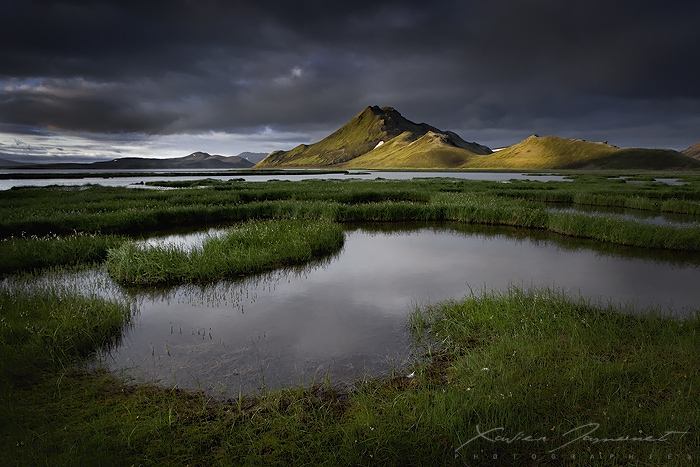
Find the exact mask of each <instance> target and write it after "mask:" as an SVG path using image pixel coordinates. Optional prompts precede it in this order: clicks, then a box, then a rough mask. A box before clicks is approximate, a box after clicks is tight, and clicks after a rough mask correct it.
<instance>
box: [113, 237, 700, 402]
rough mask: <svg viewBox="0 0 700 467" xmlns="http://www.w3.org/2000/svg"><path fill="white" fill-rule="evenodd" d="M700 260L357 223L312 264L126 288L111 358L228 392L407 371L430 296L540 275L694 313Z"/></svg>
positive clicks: (120, 368)
mask: <svg viewBox="0 0 700 467" xmlns="http://www.w3.org/2000/svg"><path fill="white" fill-rule="evenodd" d="M210 234H215V232H210ZM161 241H171V242H172V241H176V242H177V241H179V240H177V237H168V238H166V239H163V240H161ZM182 241H183V242H185V243H187V242H188V241H191V238H190V239H189V240H188V239H187V238H185V239H184V240H182ZM698 265H700V256H699V255H697V254H688V253H682V254H679V253H673V252H650V251H647V250H643V249H633V248H610V247H609V246H605V245H603V244H598V243H593V242H588V241H571V240H567V239H563V238H561V237H555V236H547V235H545V234H543V233H538V232H524V231H522V230H514V229H496V228H485V227H473V226H457V225H442V226H415V225H414V226H403V227H396V226H390V227H386V226H385V227H381V226H364V227H353V228H352V229H350V230H348V231H347V233H346V242H345V246H344V247H343V249H342V251H341V252H340V253H338V254H336V255H334V256H333V257H329V258H326V259H324V260H322V261H320V262H318V263H316V264H312V265H308V266H307V267H303V268H300V269H296V270H287V271H276V272H273V273H270V274H264V275H260V276H256V277H253V278H249V279H245V280H241V281H235V282H221V283H217V284H212V285H208V286H182V287H176V288H171V289H168V290H163V289H158V290H150V291H143V290H142V291H134V290H121V292H120V293H126V294H127V295H128V296H129V297H130V298H131V300H133V303H134V307H135V310H136V314H135V316H134V320H133V324H132V326H131V327H130V328H129V329H128V330H127V332H126V333H125V336H124V338H123V340H122V342H121V344H120V345H119V346H118V347H117V348H115V349H113V350H112V351H110V352H108V353H107V352H106V353H104V354H102V355H101V360H102V362H103V363H106V364H107V365H108V366H109V367H110V368H111V369H112V370H114V371H115V372H117V373H118V374H123V375H126V376H129V377H133V378H136V379H137V380H147V381H156V382H158V383H160V384H163V385H167V386H175V385H176V386H178V387H180V388H187V389H197V388H201V389H204V390H205V391H207V392H209V393H211V394H214V395H218V396H222V397H235V396H236V395H237V394H238V392H239V390H240V391H242V392H244V393H255V392H257V391H259V390H260V389H261V388H262V387H265V388H267V389H272V388H277V387H280V386H290V385H298V384H310V383H313V382H324V381H325V380H326V379H329V380H330V381H331V382H333V383H334V384H344V383H352V382H353V381H356V380H358V379H362V378H366V377H373V376H383V375H387V374H390V373H391V372H392V371H396V372H397V373H399V374H400V373H401V372H402V371H405V366H406V363H407V362H409V361H410V360H411V359H412V358H413V352H414V350H413V347H412V342H413V341H412V339H411V335H410V331H409V328H408V321H409V314H410V313H411V311H412V310H413V309H414V308H415V306H417V305H425V304H427V303H431V302H432V303H434V302H437V301H439V300H443V299H452V298H453V299H458V298H460V297H462V296H464V295H465V294H468V293H469V292H470V290H473V291H474V293H477V294H478V293H481V292H482V291H483V290H491V289H495V290H505V289H507V288H508V287H509V286H510V285H517V286H524V287H528V286H530V285H534V286H548V287H555V288H559V289H563V290H565V291H567V292H568V293H570V294H572V295H578V294H581V295H583V296H585V297H587V298H589V299H591V300H593V301H598V302H601V303H603V304H605V303H608V302H615V303H631V304H633V305H634V307H635V310H634V312H638V313H641V312H644V310H645V309H646V308H647V307H649V306H655V307H659V310H660V311H662V312H664V313H668V312H673V313H675V314H678V315H681V316H682V315H687V314H688V313H691V312H692V310H694V309H695V308H697V307H698V305H699V304H700V289H699V288H698V287H697V284H698V283H699V281H700V269H699V268H698ZM103 280H104V278H103ZM628 311H629V310H628Z"/></svg>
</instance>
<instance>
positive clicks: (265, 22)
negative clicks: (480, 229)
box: [0, 0, 700, 161]
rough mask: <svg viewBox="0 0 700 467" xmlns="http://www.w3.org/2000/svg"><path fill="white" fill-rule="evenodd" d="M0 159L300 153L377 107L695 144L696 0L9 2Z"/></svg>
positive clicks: (593, 136)
mask: <svg viewBox="0 0 700 467" xmlns="http://www.w3.org/2000/svg"><path fill="white" fill-rule="evenodd" d="M2 5H3V6H2V13H1V14H0V157H4V158H9V159H15V160H27V159H28V158H33V160H35V161H39V160H45V159H46V158H47V157H53V158H54V159H60V160H68V159H70V158H72V157H74V156H91V157H93V158H100V159H104V158H114V157H126V156H140V157H179V156H184V155H187V154H189V153H191V152H194V151H205V152H209V153H212V154H224V155H235V154H238V153H240V152H242V151H253V152H270V151H272V150H276V149H291V148H292V147H294V146H296V145H297V144H300V143H311V142H315V141H318V140H319V139H321V138H323V137H325V136H326V135H328V134H329V133H330V132H332V131H334V130H335V129H337V128H338V127H339V126H340V125H342V124H343V123H345V122H346V121H348V120H349V119H350V118H352V117H353V116H354V115H356V114H357V113H359V112H360V111H362V109H364V108H365V107H367V106H368V105H379V106H391V107H394V108H396V109H397V110H398V111H399V112H401V113H402V114H403V115H404V116H405V117H406V118H408V119H410V120H413V121H415V122H418V123H419V122H426V123H430V124H431V125H433V126H436V127H438V128H440V129H443V130H452V131H455V132H457V133H458V134H459V135H460V136H462V137H463V138H464V139H466V140H468V141H476V142H479V143H481V144H485V145H487V146H490V147H501V146H507V145H510V144H514V143H517V142H519V141H521V140H523V139H524V138H526V137H527V136H529V135H530V134H533V133H537V134H540V135H550V134H551V135H557V136H562V137H570V138H581V139H586V140H590V141H609V142H610V143H611V144H615V145H618V146H623V147H624V146H640V147H663V148H673V149H679V150H682V149H685V148H687V147H688V146H691V145H693V144H695V143H698V142H700V85H699V84H698V83H699V82H700V28H699V27H698V20H699V19H700V2H697V1H674V0H662V1H643V0H635V1H617V0H586V1H579V2H566V1H562V0H532V1H531V0H502V1H500V0H467V1H457V0H446V1H426V0H421V1H410V0H400V1H396V2H385V1H378V0H373V1H364V0H353V1H352V2H342V3H341V2H323V1H314V2H310V1H265V0H254V1H250V2H237V1H224V0H220V1H219V0H163V1H148V0H138V1H126V0H66V1H38V0H2Z"/></svg>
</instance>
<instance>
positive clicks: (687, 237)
mask: <svg viewBox="0 0 700 467" xmlns="http://www.w3.org/2000/svg"><path fill="white" fill-rule="evenodd" d="M616 175H618V176H619V175H625V174H624V173H619V172H618V173H616ZM626 175H629V173H627V174H626ZM658 176H659V175H658V174H649V173H647V174H643V175H642V176H641V177H642V178H643V179H645V180H650V179H652V178H654V179H655V178H656V177H658ZM639 177H640V176H639V175H638V176H637V178H638V179H639ZM572 178H573V181H572V182H567V183H562V182H540V181H517V180H511V181H510V183H498V182H483V181H481V182H480V181H470V180H458V179H448V178H445V179H414V180H403V181H402V180H342V181H340V180H339V181H333V180H327V181H323V180H309V181H300V182H284V181H271V182H265V183H257V182H241V181H239V180H235V179H233V180H231V181H226V182H216V183H214V182H211V185H209V183H210V182H209V181H205V182H204V183H205V186H204V187H200V188H197V189H192V188H183V189H177V190H167V191H156V190H133V189H127V188H109V187H99V186H91V187H68V188H67V187H49V188H25V189H20V190H9V191H4V192H0V238H3V239H4V240H1V241H0V253H2V258H3V261H2V264H1V265H0V273H4V274H7V273H12V272H13V271H20V270H32V269H35V268H42V267H50V266H55V265H62V264H77V263H85V262H95V261H98V262H99V261H102V260H103V259H104V258H105V255H106V252H107V250H108V249H109V248H113V247H115V246H117V245H118V244H120V243H121V242H122V241H123V240H124V239H123V238H122V237H121V236H124V235H126V236H131V237H137V238H138V237H141V236H146V235H149V234H152V233H156V232H161V231H164V230H168V229H175V228H204V227H207V226H221V225H227V224H233V223H239V222H243V221H248V220H263V219H278V220H279V219H291V220H294V219H302V220H319V219H323V220H328V221H333V222H340V223H346V222H367V221H369V222H404V221H438V222H440V221H457V222H463V223H470V224H485V225H508V226H517V227H525V228H529V229H538V230H547V231H551V232H556V233H559V234H563V235H568V236H580V237H583V238H593V239H597V240H601V241H605V242H611V243H617V244H623V245H636V246H649V245H653V246H654V247H655V248H668V249H681V250H696V249H697V248H698V241H697V237H698V234H699V233H698V231H697V229H693V228H678V229H673V230H670V229H669V228H668V227H658V226H646V225H641V224H635V223H632V222H619V223H618V225H614V223H613V222H612V221H605V220H600V219H595V220H592V219H591V217H590V216H589V215H587V214H585V213H570V214H566V215H563V214H552V213H549V212H548V209H549V207H550V206H551V203H567V204H574V205H576V204H579V205H589V206H605V207H622V208H627V209H637V210H645V211H648V212H656V213H661V212H673V213H684V214H690V215H697V214H700V183H699V182H698V178H697V177H696V176H690V175H688V174H685V175H683V180H684V181H685V182H686V183H687V185H677V186H668V185H665V184H663V183H658V182H652V181H647V182H645V183H629V182H625V181H624V180H622V179H619V178H616V179H608V178H607V175H590V174H578V175H574V176H572ZM171 183H172V182H162V183H161V184H163V185H168V184H171ZM194 186H197V184H195V185H194Z"/></svg>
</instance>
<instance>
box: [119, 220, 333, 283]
mask: <svg viewBox="0 0 700 467" xmlns="http://www.w3.org/2000/svg"><path fill="white" fill-rule="evenodd" d="M344 238H345V234H344V232H343V229H342V227H341V226H340V225H338V224H335V223H332V222H330V221H323V220H315V221H306V222H301V221H297V220H276V221H275V220H270V221H253V222H247V223H245V224H242V225H241V226H239V227H234V228H231V229H230V230H228V232H226V233H225V234H223V235H220V236H212V237H209V238H208V239H206V240H205V241H204V244H203V245H202V246H201V247H196V248H193V249H191V250H189V251H188V250H187V249H185V248H184V247H181V246H177V245H156V246H140V245H137V244H136V243H133V242H131V243H126V244H124V245H122V246H121V247H119V248H116V249H113V250H110V251H109V254H108V260H107V268H108V271H109V273H110V275H111V276H112V277H113V278H114V279H115V280H116V281H117V282H119V283H121V284H125V285H157V284H161V285H162V284H178V283H186V282H191V283H205V282H212V281H216V280H219V279H227V278H228V279H231V278H236V277H238V276H244V275H249V274H254V273H259V272H263V271H268V270H271V269H275V268H279V267H282V266H289V265H296V264H304V263H307V262H309V261H311V260H313V259H315V258H318V257H320V256H323V255H327V254H330V253H332V252H334V251H338V250H339V249H340V248H341V247H342V245H343V241H344Z"/></svg>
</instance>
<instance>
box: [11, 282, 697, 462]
mask: <svg viewBox="0 0 700 467" xmlns="http://www.w3.org/2000/svg"><path fill="white" fill-rule="evenodd" d="M42 310H43V311H42V312H41V314H43V315H45V316H46V317H47V319H48V321H50V320H52V319H57V317H60V315H61V314H62V313H64V312H67V310H65V309H61V310H62V311H61V312H60V313H59V314H58V315H56V313H54V316H49V311H48V310H47V309H44V308H42ZM37 317H38V316H37ZM412 323H413V328H414V332H415V335H416V339H418V340H419V341H420V342H422V343H423V344H422V345H423V346H424V347H423V348H424V349H425V352H426V355H425V359H423V360H421V361H419V362H417V363H416V364H415V366H414V367H413V368H410V369H407V370H405V372H404V373H402V374H399V375H396V376H394V377H392V378H387V379H383V380H376V381H370V382H366V383H365V384H363V385H361V386H358V387H356V388H355V389H354V390H352V391H350V392H349V393H340V392H338V391H337V390H335V389H334V388H333V387H331V386H328V385H326V384H324V385H319V386H314V387H310V388H291V389H286V390H281V391H275V392H271V393H267V394H265V395H263V396H261V397H258V398H255V399H252V398H248V397H241V398H236V399H234V400H230V401H217V400H214V399H212V398H211V397H210V396H207V395H206V394H204V393H199V392H195V393H187V392H182V391H178V390H174V389H165V388H158V387H153V386H149V385H145V384H138V385H129V384H125V383H123V382H120V381H119V380H117V379H115V378H114V376H112V375H110V374H108V373H104V372H100V371H87V370H85V369H82V370H81V369H79V368H78V369H73V370H63V371H56V372H53V373H52V372H50V371H48V370H49V369H50V368H52V367H53V366H52V365H53V363H51V361H45V363H44V364H45V365H46V367H45V368H46V369H45V373H43V377H40V378H36V381H34V382H33V383H32V384H31V385H22V384H21V383H18V382H16V383H14V384H11V385H10V386H9V387H8V386H5V387H4V390H3V391H2V393H0V410H2V414H3V417H2V418H0V428H1V430H0V449H1V453H2V458H3V462H5V463H7V464H8V465H47V464H56V463H60V464H65V465H133V464H138V465H163V464H168V465H183V466H184V465H395V466H403V465H454V466H463V465H474V466H487V465H494V456H497V458H498V460H499V462H500V463H496V464H495V465H538V466H542V465H544V466H548V465H574V466H623V465H640V466H652V465H671V466H676V465H693V464H694V463H696V462H697V453H698V452H700V435H699V433H698V429H697V428H698V425H697V423H698V422H697V421H698V420H699V419H700V402H699V401H700V393H699V392H698V391H699V389H698V388H700V376H699V375H698V373H697V371H696V370H697V368H698V365H700V352H699V351H700V348H699V347H700V343H699V341H698V339H697V337H698V333H699V332H700V319H698V318H697V317H692V318H690V319H688V320H685V321H676V320H674V319H667V318H661V317H657V316H654V315H653V314H652V315H649V316H646V317H639V316H634V315H630V314H627V313H626V312H625V310H624V309H618V308H611V307H599V306H596V305H592V304H590V303H588V302H585V301H583V300H581V299H578V298H575V297H574V298H572V297H567V296H565V295H563V294H561V293H559V292H558V291H553V290H548V289H544V290H543V289H530V290H521V289H517V288H511V289H510V290H508V291H504V292H501V293H482V294H470V295H468V296H467V297H465V298H464V299H462V300H456V301H448V302H443V303H439V304H435V305H432V306H429V307H426V308H422V309H419V310H416V311H415V312H414V315H413V317H412ZM17 342H18V341H17V340H13V341H11V342H9V343H5V344H3V349H8V348H9V349H10V351H11V353H12V354H15V355H19V354H20V353H19V352H17V351H16V350H14V348H13V347H14V346H15V345H18V344H17ZM95 342H96V343H97V342H99V339H98V340H97V341H95ZM409 372H410V373H411V375H410V376H411V377H408V376H407V375H408V374H409ZM3 376H5V375H3ZM591 424H597V425H598V428H597V430H596V431H595V432H594V433H593V434H592V435H591V436H595V437H597V438H607V439H618V438H620V437H625V436H629V437H633V438H635V437H636V438H646V437H651V438H650V439H656V440H659V439H663V441H646V442H641V441H633V440H627V441H617V442H613V441H604V442H600V443H593V442H592V441H590V440H586V439H577V440H574V439H573V438H572V436H571V435H570V434H569V435H567V432H569V431H570V430H575V429H578V430H579V431H577V433H580V434H583V432H584V431H582V430H584V429H586V430H588V429H590V427H591V426H592V425H591ZM477 425H478V426H479V429H480V430H481V431H482V432H484V431H486V430H491V429H500V428H502V430H499V431H498V432H497V433H496V432H494V433H493V435H495V434H500V435H502V436H506V437H510V438H513V437H516V435H517V434H518V433H520V434H521V435H520V438H523V437H525V436H528V435H529V436H531V437H532V438H533V439H541V438H542V437H546V440H542V441H537V442H526V441H522V440H514V441H512V442H510V443H508V442H505V441H489V440H486V439H484V438H477V439H474V440H473V438H474V437H475V436H476V435H477V428H476V427H477ZM582 427H583V428H582ZM669 431H673V432H687V433H685V434H679V433H671V434H668V435H667V432H669ZM665 435H666V436H665ZM492 439H493V438H492ZM470 440H472V441H471V442H469V441H470ZM569 441H573V442H571V443H570V444H567V443H568V442H569ZM559 447H561V449H557V448H559ZM552 450H554V451H552ZM550 451H552V452H550ZM552 455H554V456H556V459H552ZM533 456H534V458H535V459H533Z"/></svg>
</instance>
